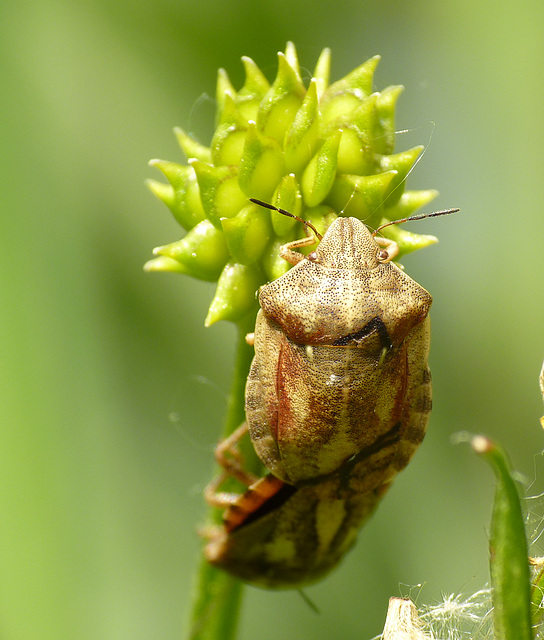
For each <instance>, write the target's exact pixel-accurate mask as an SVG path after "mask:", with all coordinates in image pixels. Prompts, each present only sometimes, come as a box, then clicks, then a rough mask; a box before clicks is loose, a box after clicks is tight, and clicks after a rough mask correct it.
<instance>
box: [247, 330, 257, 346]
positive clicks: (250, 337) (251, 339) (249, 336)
mask: <svg viewBox="0 0 544 640" xmlns="http://www.w3.org/2000/svg"><path fill="white" fill-rule="evenodd" d="M246 343H247V344H248V345H249V346H250V347H252V346H253V345H254V344H255V334H254V333H246Z"/></svg>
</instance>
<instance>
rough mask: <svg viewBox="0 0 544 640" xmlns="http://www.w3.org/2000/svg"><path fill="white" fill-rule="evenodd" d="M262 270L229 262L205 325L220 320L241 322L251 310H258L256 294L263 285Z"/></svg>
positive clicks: (221, 277) (218, 284) (220, 278)
mask: <svg viewBox="0 0 544 640" xmlns="http://www.w3.org/2000/svg"><path fill="white" fill-rule="evenodd" d="M263 282H264V279H263V276H262V273H261V271H260V269H258V268H257V267H255V266H254V265H249V266H246V265H243V264H237V263H232V262H229V263H228V264H227V266H226V267H225V268H224V269H223V272H222V273H221V276H220V277H219V281H218V283H217V289H216V291H215V297H214V299H213V300H212V303H211V305H210V308H209V310H208V315H207V316H206V321H205V323H204V324H205V325H206V326H207V327H209V326H210V325H212V324H214V322H217V321H218V320H230V321H231V322H237V321H238V320H241V319H242V318H243V317H244V316H245V315H246V314H247V313H249V312H250V311H251V309H255V311H256V310H257V306H258V305H257V298H256V296H255V292H256V291H257V290H258V289H259V287H260V286H261V284H263Z"/></svg>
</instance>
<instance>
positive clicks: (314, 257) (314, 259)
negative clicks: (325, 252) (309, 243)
mask: <svg viewBox="0 0 544 640" xmlns="http://www.w3.org/2000/svg"><path fill="white" fill-rule="evenodd" d="M306 257H307V258H308V260H309V261H310V262H317V253H316V252H315V251H312V252H311V253H309V254H308V255H307V256H306Z"/></svg>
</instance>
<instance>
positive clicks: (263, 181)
mask: <svg viewBox="0 0 544 640" xmlns="http://www.w3.org/2000/svg"><path fill="white" fill-rule="evenodd" d="M284 173H285V163H284V160H283V153H282V149H281V147H280V145H279V144H278V143H277V142H276V141H275V140H274V139H273V138H269V137H267V136H264V135H263V134H262V133H260V132H259V131H258V129H257V126H256V124H255V123H254V122H253V121H250V122H249V124H248V130H247V136H246V141H245V146H244V152H243V154H242V159H241V160H240V176H239V178H238V182H239V184H240V187H241V189H242V191H243V192H244V193H245V194H246V196H247V197H248V198H259V199H261V200H267V199H269V198H270V196H271V195H272V194H273V193H274V189H275V188H276V186H277V184H278V182H279V181H280V180H281V178H282V176H283V175H284Z"/></svg>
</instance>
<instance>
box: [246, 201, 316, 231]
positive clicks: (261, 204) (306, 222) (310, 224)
mask: <svg viewBox="0 0 544 640" xmlns="http://www.w3.org/2000/svg"><path fill="white" fill-rule="evenodd" d="M250 200H251V202H253V203H254V204H258V205H260V206H261V207H264V208H265V209H270V210H271V211H277V212H278V213H281V214H283V215H284V216H288V217H289V218H294V219H295V220H298V221H299V222H302V224H303V225H305V226H306V227H310V229H311V230H312V231H313V232H314V233H315V235H316V238H317V239H318V240H321V239H322V238H323V236H322V235H321V234H320V233H319V231H318V230H317V229H316V228H315V227H314V225H313V224H312V223H311V222H309V221H308V220H304V219H303V218H299V217H298V216H296V215H295V214H294V213H289V211H285V209H279V208H278V207H275V206H274V205H273V204H268V202H263V201H262V200H257V198H250Z"/></svg>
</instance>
